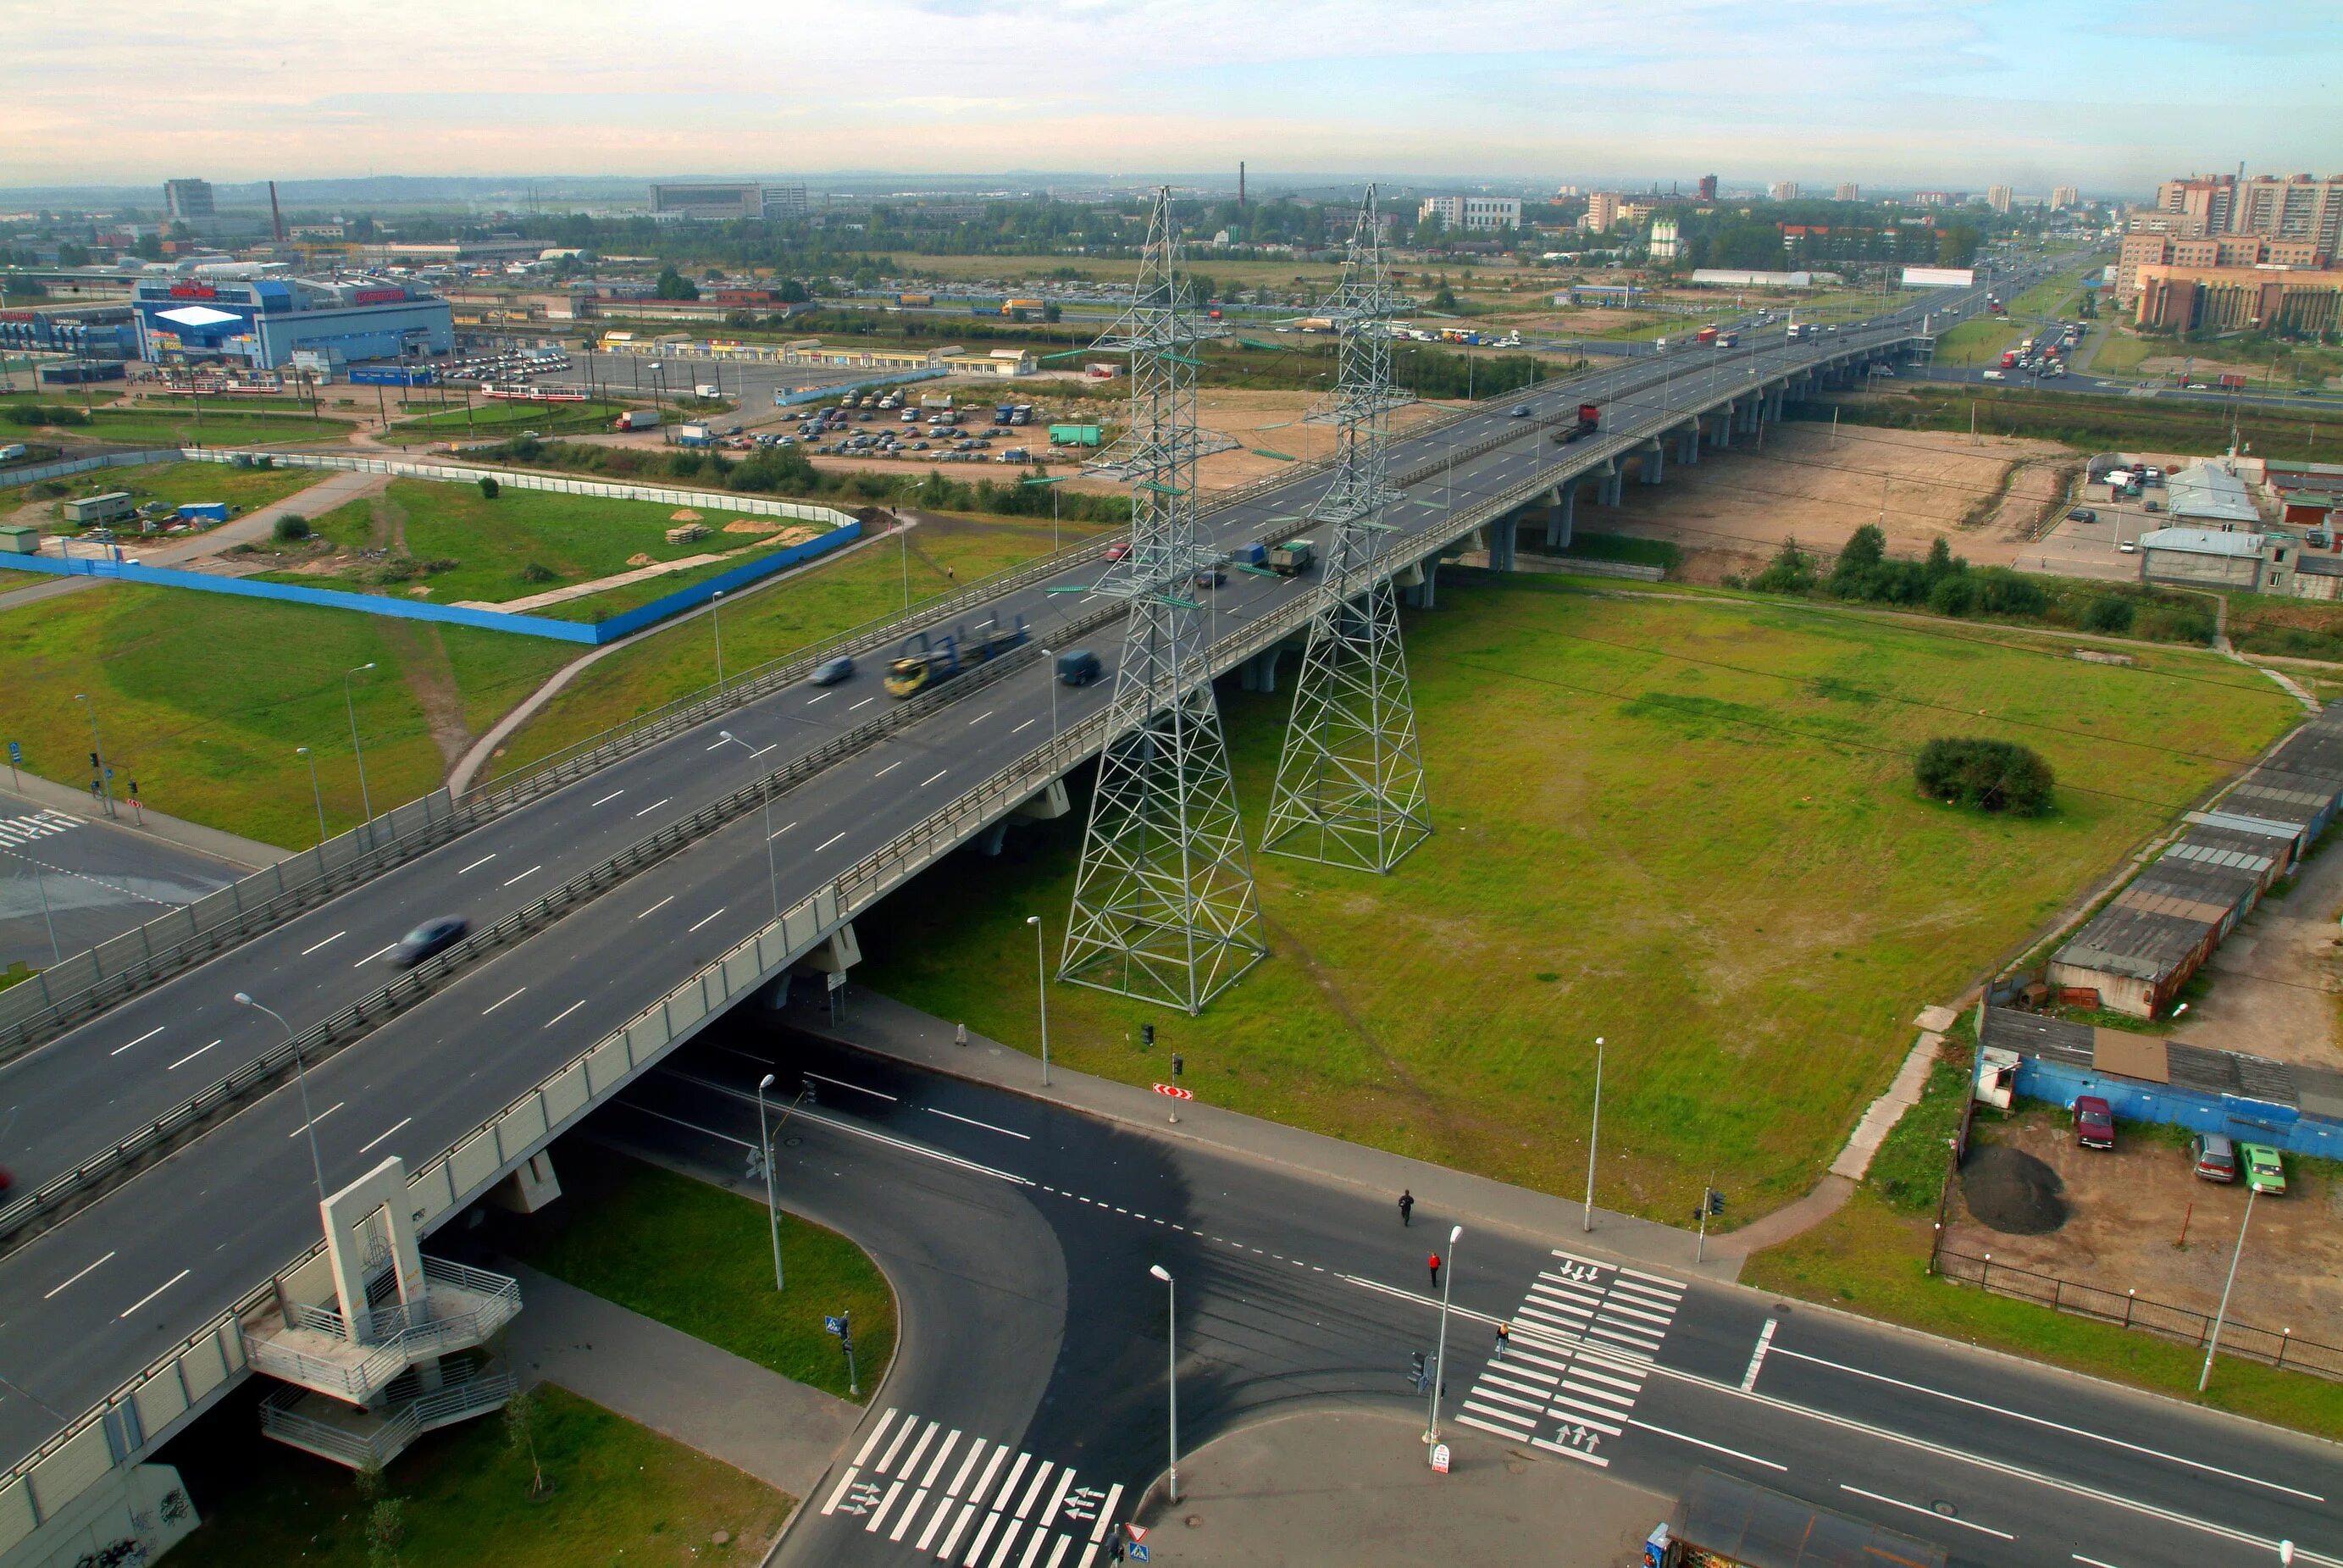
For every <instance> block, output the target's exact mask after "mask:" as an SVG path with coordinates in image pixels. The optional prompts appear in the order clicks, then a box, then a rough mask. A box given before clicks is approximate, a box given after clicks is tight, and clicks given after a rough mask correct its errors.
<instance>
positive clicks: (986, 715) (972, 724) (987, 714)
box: [967, 708, 1001, 729]
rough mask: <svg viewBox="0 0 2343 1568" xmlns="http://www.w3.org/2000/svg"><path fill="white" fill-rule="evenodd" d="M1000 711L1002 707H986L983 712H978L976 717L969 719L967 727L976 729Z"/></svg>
mask: <svg viewBox="0 0 2343 1568" xmlns="http://www.w3.org/2000/svg"><path fill="white" fill-rule="evenodd" d="M1000 711H1001V709H997V708H988V709H985V710H984V711H983V712H981V713H980V714H978V715H977V716H976V717H975V718H973V719H970V720H969V721H968V725H967V728H969V729H975V728H976V727H977V726H978V725H980V724H981V723H983V722H984V721H985V720H986V719H990V718H991V717H992V716H993V715H994V714H996V713H998V712H1000Z"/></svg>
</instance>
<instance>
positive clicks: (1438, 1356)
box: [1423, 1225, 1464, 1442]
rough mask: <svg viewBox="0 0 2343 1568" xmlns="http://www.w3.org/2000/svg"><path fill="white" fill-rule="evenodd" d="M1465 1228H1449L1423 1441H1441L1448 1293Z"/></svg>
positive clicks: (1452, 1226)
mask: <svg viewBox="0 0 2343 1568" xmlns="http://www.w3.org/2000/svg"><path fill="white" fill-rule="evenodd" d="M1463 1235H1464V1227H1463V1226H1462V1225H1451V1226H1450V1227H1448V1257H1447V1260H1446V1261H1447V1265H1448V1277H1447V1278H1446V1279H1444V1280H1443V1281H1441V1282H1440V1336H1439V1339H1438V1341H1437V1342H1435V1344H1434V1346H1433V1352H1432V1420H1431V1423H1430V1424H1429V1425H1427V1426H1426V1427H1425V1428H1424V1429H1423V1441H1424V1442H1439V1441H1440V1382H1441V1380H1442V1379H1443V1377H1445V1376H1446V1375H1447V1372H1448V1292H1451V1291H1453V1290H1454V1289H1455V1288H1456V1243H1457V1242H1458V1241H1461V1240H1463Z"/></svg>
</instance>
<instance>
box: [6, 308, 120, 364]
mask: <svg viewBox="0 0 2343 1568" xmlns="http://www.w3.org/2000/svg"><path fill="white" fill-rule="evenodd" d="M0 348H5V349H16V350H29V351H32V352H35V353H43V354H70V355H73V356H74V357H76V358H81V359H108V360H120V359H130V358H135V357H136V356H137V353H138V328H137V326H136V324H135V323H134V322H133V321H132V320H131V313H130V307H128V306H126V305H35V306H11V307H8V308H7V309H5V310H0Z"/></svg>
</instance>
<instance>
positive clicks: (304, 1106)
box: [236, 990, 326, 1204]
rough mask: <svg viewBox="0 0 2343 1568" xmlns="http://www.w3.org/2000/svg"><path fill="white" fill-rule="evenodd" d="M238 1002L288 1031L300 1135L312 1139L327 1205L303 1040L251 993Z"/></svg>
mask: <svg viewBox="0 0 2343 1568" xmlns="http://www.w3.org/2000/svg"><path fill="white" fill-rule="evenodd" d="M236 1000H237V1001H238V1002H239V1003H240V1004H242V1005H243V1006H245V1007H248V1008H253V1009H256V1010H258V1011H261V1012H265V1013H266V1014H267V1015H268V1016H269V1017H271V1018H273V1019H275V1020H277V1027H278V1028H279V1029H282V1030H284V1031H285V1043H286V1044H287V1045H289V1046H291V1047H292V1048H293V1080H294V1081H295V1082H297V1083H298V1084H299V1085H300V1086H301V1131H304V1132H306V1133H307V1134H308V1135H309V1173H310V1174H311V1175H312V1176H314V1177H316V1178H317V1201H318V1202H319V1203H320V1204H322V1203H324V1202H325V1201H326V1165H325V1161H321V1160H319V1159H318V1158H317V1118H316V1117H314V1116H312V1115H310V1114H309V1068H308V1063H307V1061H305V1060H303V1059H302V1055H301V1037H300V1036H298V1035H297V1034H295V1033H294V1032H293V1026H292V1025H291V1024H289V1023H287V1022H286V1021H285V1015H284V1014H283V1013H281V1012H278V1011H277V1010H276V1009H275V1008H273V1007H270V1006H268V1005H267V1004H266V1003H264V1002H256V1001H255V1000H252V993H251V992H250V991H241V990H240V991H238V992H236Z"/></svg>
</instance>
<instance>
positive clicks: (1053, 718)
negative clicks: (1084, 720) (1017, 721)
mask: <svg viewBox="0 0 2343 1568" xmlns="http://www.w3.org/2000/svg"><path fill="white" fill-rule="evenodd" d="M1061 629H1062V628H1061ZM1051 657H1052V656H1051V652H1050V650H1049V649H1048V648H1043V649H1042V650H1041V668H1043V669H1049V668H1050V659H1051ZM1058 686H1059V681H1058V677H1057V673H1056V672H1055V671H1054V670H1053V671H1051V675H1050V739H1051V740H1053V741H1054V740H1055V739H1058Z"/></svg>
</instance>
